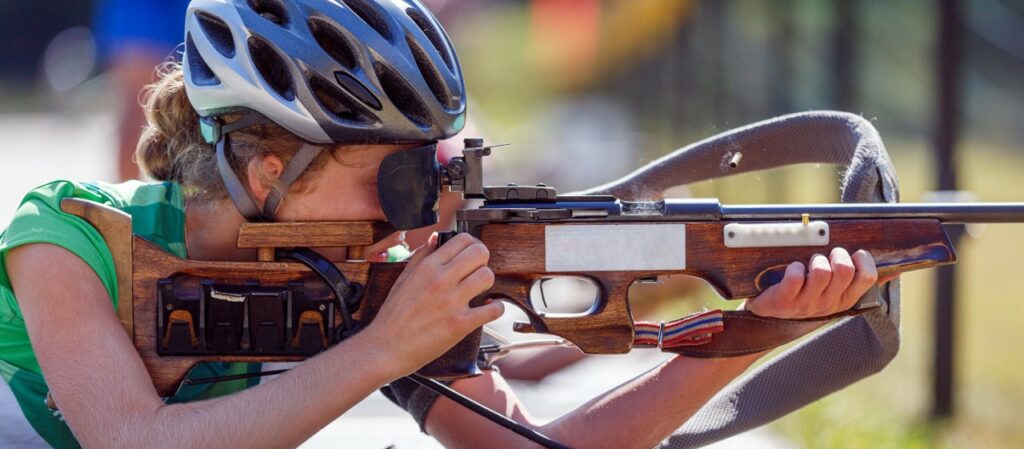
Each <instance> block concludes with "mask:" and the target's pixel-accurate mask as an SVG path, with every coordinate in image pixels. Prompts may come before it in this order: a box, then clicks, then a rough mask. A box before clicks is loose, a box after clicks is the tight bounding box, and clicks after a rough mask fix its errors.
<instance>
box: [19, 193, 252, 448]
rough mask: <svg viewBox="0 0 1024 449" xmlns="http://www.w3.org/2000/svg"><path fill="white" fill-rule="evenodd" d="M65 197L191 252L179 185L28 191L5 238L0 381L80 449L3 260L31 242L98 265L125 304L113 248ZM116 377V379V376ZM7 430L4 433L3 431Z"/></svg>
mask: <svg viewBox="0 0 1024 449" xmlns="http://www.w3.org/2000/svg"><path fill="white" fill-rule="evenodd" d="M64 198H84V199H87V200H89V201H94V202H97V203H101V204H106V205H108V206H112V207H115V208H117V209H120V210H123V211H124V212H126V213H128V214H129V215H131V216H132V231H133V232H134V233H135V234H136V235H138V236H140V237H142V238H145V239H146V240H149V241H151V242H153V243H155V244H156V245H158V246H160V247H161V248H163V249H164V250H165V251H167V252H169V253H171V254H174V255H175V256H177V257H181V258H186V257H187V254H186V252H185V207H184V200H183V198H182V193H181V189H180V187H179V186H178V185H177V184H175V183H169V182H166V183H159V184H146V183H141V182H138V181H130V182H126V183H123V184H104V183H79V182H71V181H54V182H51V183H49V184H45V185H43V186H40V187H38V188H36V189H34V190H32V191H31V192H29V193H28V195H26V196H25V198H24V199H23V200H22V202H21V205H20V206H19V207H18V210H17V212H16V213H15V215H14V219H13V220H12V221H11V223H10V225H9V226H8V227H7V229H6V230H5V231H4V232H3V233H2V234H0V377H3V380H4V381H6V383H7V385H8V386H9V388H10V390H11V392H12V393H13V397H14V399H15V400H16V401H17V406H18V407H19V408H20V410H21V412H22V414H23V415H24V417H25V419H26V420H27V421H28V423H29V424H30V425H31V428H32V429H34V430H35V432H36V433H38V435H39V436H40V437H42V439H43V440H45V441H46V443H48V444H49V445H51V446H54V447H58V448H74V447H79V444H78V442H77V440H76V439H75V437H74V435H73V434H72V433H71V430H70V429H69V428H68V426H67V424H65V423H64V420H63V418H62V417H61V415H60V412H59V411H55V410H51V409H49V408H48V407H47V406H46V394H47V392H48V388H47V387H46V382H45V381H44V380H43V376H42V374H41V372H40V369H39V362H38V361H37V360H36V356H35V353H34V352H33V350H32V345H31V344H30V342H29V338H28V332H27V331H26V329H25V321H24V319H23V317H22V314H21V309H20V308H19V307H18V301H17V299H16V298H15V296H14V292H13V290H12V289H11V282H10V279H9V278H8V276H7V268H6V266H5V265H4V257H3V256H4V255H5V254H6V252H7V251H9V250H10V249H12V248H16V247H18V246H21V245H27V244H31V243H50V244H53V245H57V246H60V247H63V248H65V249H67V250H68V251H70V252H72V253H73V254H75V255H76V256H78V257H80V258H81V259H82V260H83V261H85V263H86V264H88V265H89V266H90V267H92V269H93V270H94V271H95V272H96V275H97V276H98V277H99V279H100V281H101V282H102V283H103V286H104V287H106V289H107V293H108V294H109V295H110V299H111V302H112V305H113V307H114V308H115V309H116V308H117V305H118V299H119V298H118V297H117V279H116V276H115V273H114V261H113V258H112V256H111V254H110V250H109V248H108V247H107V245H106V243H105V242H104V241H103V238H102V237H101V236H100V234H99V232H97V231H96V229H94V228H93V227H92V226H90V225H89V224H88V223H87V222H85V221H84V220H82V219H80V218H78V217H76V216H73V215H69V214H65V213H64V212H62V211H61V209H60V202H61V200H62V199H64ZM54 275H59V273H54ZM69 299H70V298H69ZM258 370H259V365H258V364H252V365H245V364H226V363H208V364H200V365H198V366H197V367H196V368H195V369H193V370H192V372H191V373H190V374H189V376H190V377H210V376H216V375H228V374H240V373H244V372H254V371H258ZM110 374H111V377H112V378H113V377H114V376H113V375H114V373H110ZM258 382H259V381H258V379H255V378H254V379H250V380H248V381H246V380H240V381H232V382H220V383H216V384H208V385H197V386H190V387H187V388H183V389H182V390H181V391H179V392H178V393H177V394H176V395H175V396H174V397H172V398H167V399H166V400H167V402H168V403H171V402H187V401H192V400H199V399H207V398H212V397H216V396H222V395H225V394H229V393H233V392H236V391H240V390H242V389H245V388H247V387H249V386H252V385H255V384H257V383H258ZM2 400H3V399H0V401H2ZM5 406H12V404H0V407H5ZM4 430H5V428H3V427H0V431H4Z"/></svg>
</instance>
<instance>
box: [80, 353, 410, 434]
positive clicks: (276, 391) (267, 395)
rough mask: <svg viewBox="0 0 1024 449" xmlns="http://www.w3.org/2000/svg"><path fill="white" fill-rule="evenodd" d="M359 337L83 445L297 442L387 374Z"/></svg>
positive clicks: (162, 410)
mask: <svg viewBox="0 0 1024 449" xmlns="http://www.w3.org/2000/svg"><path fill="white" fill-rule="evenodd" d="M359 337H360V335H356V336H354V337H352V338H351V339H350V340H349V341H346V342H344V343H342V344H340V345H338V346H337V347H335V348H332V349H331V350H329V351H327V352H325V353H323V354H321V355H319V356H317V357H314V358H312V359H310V360H308V361H306V362H304V363H302V364H301V365H299V366H297V367H295V368H293V369H292V370H290V371H288V372H286V373H284V374H281V375H280V376H278V377H277V378H276V379H274V380H272V381H270V382H268V383H266V384H263V385H259V386H256V387H253V388H250V389H247V390H245V391H242V392H239V393H236V394H232V395H228V396H223V397H220V398H216V399H210V400H205V401H199V402H193V403H185V404H173V405H163V406H160V407H159V408H156V409H154V410H152V412H150V413H144V414H143V415H142V416H137V417H136V419H133V420H131V421H132V422H126V423H125V425H124V426H122V428H121V429H114V432H112V433H111V434H108V435H106V437H103V439H102V440H100V441H92V442H91V443H95V444H86V446H97V447H109V446H130V447H246V448H262V447H267V448H280V447H295V446H298V445H299V444H301V443H302V442H303V441H305V440H307V439H309V437H310V436H312V435H313V434H314V433H316V432H317V431H318V430H320V429H321V428H323V427H324V426H326V425H327V424H328V423H330V422H331V421H332V420H334V419H335V418H337V417H338V416H339V415H341V414H342V413H344V412H345V411H346V410H348V409H349V408H351V407H352V406H353V405H355V404H356V403H357V402H359V401H360V400H362V399H363V398H365V397H366V396H367V395H369V394H370V393H372V392H373V391H374V390H375V389H377V388H380V386H381V385H383V384H384V383H385V382H387V381H389V380H390V379H389V378H388V376H389V374H388V373H386V371H385V370H382V369H379V367H382V366H383V365H382V364H383V363H386V361H385V360H381V359H380V358H379V356H377V355H375V353H374V351H373V350H372V348H371V347H370V346H369V345H367V344H365V343H364V342H363V341H361V339H360V338H359ZM118 441H120V442H121V443H118ZM83 442H84V441H83ZM84 443H85V442H84Z"/></svg>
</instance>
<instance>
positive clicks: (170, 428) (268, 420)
mask: <svg viewBox="0 0 1024 449" xmlns="http://www.w3.org/2000/svg"><path fill="white" fill-rule="evenodd" d="M342 3H344V5H345V6H342ZM342 3H338V2H328V1H314V0H293V1H285V0H253V1H228V0H194V1H193V2H192V3H191V4H190V6H189V11H188V13H187V15H186V20H187V23H188V25H187V27H186V30H187V34H186V45H185V52H184V56H183V62H182V64H181V65H179V64H170V65H167V66H165V71H164V74H163V76H162V78H161V79H160V81H159V82H158V83H157V84H155V85H153V86H152V88H151V89H150V91H149V92H148V94H147V96H146V102H145V103H146V104H145V110H146V117H147V126H146V128H145V132H144V133H143V136H142V139H141V141H140V142H139V145H138V153H137V159H138V162H139V164H140V165H141V167H142V168H143V171H144V172H146V173H147V174H148V175H149V176H150V177H151V178H153V179H155V180H157V181H158V182H156V183H148V184H147V183H140V182H127V183H123V184H114V185H112V184H102V183H79V182H72V181H55V182H52V183H50V184H46V185H44V186H42V187H39V188H37V189H35V190H33V191H32V192H30V193H29V195H28V196H27V197H26V198H25V200H24V202H23V203H22V206H21V207H20V208H19V210H18V212H17V214H16V216H15V218H14V219H13V221H12V222H11V223H10V225H9V226H8V227H7V229H6V231H5V232H4V234H3V236H2V238H0V253H2V255H3V257H4V259H3V260H4V265H3V266H2V269H0V295H2V296H3V298H4V300H3V301H0V316H3V317H6V319H5V320H3V321H0V370H2V371H3V372H4V373H5V376H4V379H5V381H6V382H5V386H7V387H8V388H9V390H10V393H11V394H9V395H7V396H6V399H3V401H2V402H0V409H3V410H6V411H7V413H6V414H5V416H12V415H13V414H12V413H10V411H11V410H18V409H20V411H21V415H22V416H23V417H24V423H25V425H24V426H22V427H20V429H21V430H22V431H24V432H31V433H32V434H31V435H27V436H26V435H0V438H4V440H0V441H8V442H14V441H22V442H31V443H41V442H43V441H45V443H48V444H50V445H53V446H56V447H76V446H78V445H83V446H94V447H110V446H121V447H161V446H168V445H175V446H183V447H225V446H243V447H284V446H295V445H298V444H299V443H301V442H303V441H305V440H306V439H308V438H309V437H310V436H311V435H312V434H313V433H315V432H316V431H317V430H319V429H320V428H322V427H323V426H325V425H326V424H328V423H329V422H331V421H332V420H334V419H335V418H336V417H337V416H339V415H340V414H342V413H345V412H346V411H347V410H348V409H349V408H350V407H352V406H353V405H354V404H355V403H356V402H358V401H359V400H361V399H363V398H364V397H366V396H367V395H368V394H370V393H371V392H373V391H374V390H376V389H378V388H382V389H383V390H384V392H385V394H386V395H387V396H388V397H389V398H391V399H392V400H394V401H395V402H396V403H398V404H399V405H401V406H402V407H404V408H405V409H406V410H408V411H409V412H410V414H412V415H413V417H414V418H415V419H416V420H417V422H418V423H419V424H420V425H421V428H422V429H424V430H425V431H426V432H428V433H429V434H431V435H433V436H434V437H435V438H437V439H438V440H439V441H441V442H442V443H443V444H445V445H447V446H452V447H521V446H526V445H527V443H528V442H527V441H526V440H524V439H522V438H521V437H520V436H518V435H515V434H513V433H511V432H510V431H507V430H505V429H502V428H499V427H497V425H496V424H493V423H491V422H490V421H486V420H484V419H483V418H481V417H479V416H476V415H473V414H471V413H470V412H469V411H467V410H466V409H463V408H461V407H459V406H458V405H456V404H454V403H452V402H450V401H447V400H438V398H437V397H436V396H435V395H434V394H433V393H430V392H428V391H425V390H422V389H421V387H419V386H418V385H416V384H413V383H412V382H411V381H408V380H404V379H401V378H402V377H403V376H405V375H407V374H409V373H412V372H414V371H416V370H417V369H419V368H420V367H421V366H423V365H424V364H426V363H427V362H429V361H430V360H432V359H434V358H436V357H437V356H439V355H440V354H441V353H443V352H444V351H445V350H446V349H448V348H449V347H451V346H453V345H454V344H455V343H456V342H458V341H459V340H460V339H461V338H462V337H463V336H465V335H466V334H467V333H468V332H470V331H471V330H473V329H475V328H477V327H480V326H481V325H483V324H484V323H485V322H488V321H490V320H493V319H495V318H497V317H498V315H500V314H501V311H502V306H501V305H500V303H498V302H490V303H487V304H485V305H482V306H479V307H474V308H470V307H469V306H468V302H469V300H470V299H472V298H473V297H475V296H477V295H478V294H479V293H481V292H483V291H486V290H487V289H489V288H490V287H491V285H492V283H493V273H491V272H490V270H489V269H488V268H487V262H488V258H489V254H488V252H487V249H486V248H485V247H484V246H483V244H482V243H481V242H479V241H478V240H476V239H475V238H473V237H471V236H469V235H467V234H460V235H459V236H457V237H455V238H454V239H452V240H451V241H450V242H448V243H446V244H445V245H443V246H440V247H439V246H438V245H437V239H436V237H434V236H432V237H430V238H429V239H428V241H427V243H426V244H425V245H423V246H422V247H420V248H418V249H417V250H416V251H415V252H414V253H413V254H412V255H411V257H409V262H408V264H407V266H406V268H405V271H404V272H403V273H402V275H401V276H400V278H399V279H398V281H397V282H396V284H395V286H394V288H393V289H392V290H391V292H390V293H389V296H388V299H387V301H386V302H385V304H384V306H383V307H382V309H381V310H380V312H379V313H378V314H377V316H376V317H375V319H374V320H373V321H372V322H371V323H370V324H369V325H367V326H366V328H365V329H363V330H362V331H361V332H359V333H357V334H355V335H354V336H352V337H350V338H348V339H347V340H345V341H344V342H342V343H339V344H338V345H336V346H334V347H332V348H330V349H328V350H326V351H324V352H323V353H322V354H320V355H318V356H316V357H312V358H310V359H308V360H307V361H305V362H304V363H302V364H300V365H299V366H298V367H296V368H294V369H292V370H291V371H289V372H287V373H284V374H282V375H280V376H278V377H276V378H274V379H272V380H269V381H267V382H265V383H260V384H259V385H251V384H250V383H249V382H247V381H235V382H229V383H221V384H214V386H202V387H200V388H198V389H196V390H188V389H184V390H182V391H181V392H179V395H178V396H175V397H174V398H169V399H167V400H164V399H162V398H160V397H158V395H157V394H156V392H155V390H154V388H153V386H152V382H151V380H150V378H149V376H148V373H147V372H146V369H145V367H144V365H143V363H142V360H141V358H140V357H139V355H138V353H137V352H136V351H135V348H134V347H133V345H132V342H131V341H130V340H129V339H128V338H126V337H127V335H126V334H125V332H124V330H123V328H122V326H121V324H120V322H119V321H118V319H117V316H116V314H115V313H114V311H115V309H116V307H117V304H118V298H117V296H116V291H117V290H116V279H115V276H114V271H113V261H112V256H111V252H110V248H108V247H107V245H106V243H105V242H104V241H103V239H102V238H101V237H100V236H99V234H98V232H97V231H96V230H95V229H94V228H92V227H91V226H89V225H87V224H86V223H85V222H83V221H82V220H80V219H78V218H77V217H74V216H70V215H68V214H64V213H63V212H61V209H60V202H61V200H62V199H63V198H70V197H75V198H84V199H87V200H90V201H95V202H99V203H103V204H106V205H108V206H112V207H117V208H120V209H123V210H124V211H125V212H127V213H130V214H131V215H132V218H133V228H134V230H135V232H136V233H137V234H138V235H140V236H142V237H144V238H146V239H148V240H150V241H153V242H155V243H156V244H158V245H160V246H161V247H162V248H163V249H164V250H165V251H167V252H170V253H172V254H174V255H176V256H178V257H183V258H191V259H197V260H253V259H254V258H255V254H254V253H253V252H251V251H247V250H240V249H238V248H237V247H236V245H235V238H236V235H237V230H238V227H239V226H240V225H241V224H243V223H245V222H247V221H252V220H257V219H259V220H268V219H269V220H277V221H309V220H352V221H380V220H383V219H385V218H387V217H385V214H384V212H383V211H382V209H381V206H380V200H381V198H380V195H381V194H382V193H381V192H383V190H382V191H381V192H378V189H377V188H376V186H378V185H379V181H381V180H380V179H378V168H379V166H380V165H381V163H382V161H384V160H385V158H387V157H390V156H392V155H396V154H402V155H405V156H408V157H430V158H433V157H435V154H434V150H435V148H434V146H435V145H436V143H437V141H439V140H441V139H444V138H449V137H451V136H453V135H455V134H456V133H457V132H458V131H460V130H461V129H462V128H463V127H464V125H465V112H466V111H465V104H466V99H465V88H464V83H463V81H462V74H461V69H460V67H459V65H458V59H457V57H456V55H455V52H454V49H453V48H452V47H451V44H450V42H449V41H448V39H447V36H446V35H445V34H444V32H443V31H442V30H441V28H440V26H439V25H438V23H437V21H436V20H435V19H434V18H433V17H432V15H431V13H430V12H429V11H428V10H426V9H425V8H424V7H423V6H422V5H420V4H419V3H418V2H417V1H415V0H406V1H399V0H388V1H380V2H370V1H368V0H345V1H343V2H342ZM313 11H315V14H311V15H307V14H310V13H311V12H313ZM295 24H298V25H297V26H302V27H307V26H308V27H309V29H310V30H311V31H312V33H311V34H312V36H308V37H305V38H300V39H295V36H296V35H294V34H290V33H281V32H280V30H281V27H288V26H294V25H295ZM250 34H251V36H250V37H249V38H248V39H246V38H242V36H248V35H250ZM396 35H400V36H406V38H405V39H398V40H392V39H389V38H388V36H396ZM303 36H306V35H304V34H303ZM284 44H287V45H284ZM242 45H245V46H247V47H248V48H246V49H244V50H243V49H241V48H238V47H240V46H242ZM371 61H373V62H371ZM300 67H302V68H304V69H305V70H299V68H300ZM236 69H240V70H236ZM300 104H301V107H297V105H300ZM384 181H386V182H399V183H413V182H416V180H413V179H400V180H395V179H390V180H388V179H385V180H384ZM390 200H394V198H390ZM406 200H407V201H412V200H411V199H406ZM411 206H416V207H422V206H425V207H431V206H432V204H425V205H418V204H412V205H411ZM401 240H402V238H401V236H400V234H396V235H392V236H390V237H388V238H386V239H384V240H383V241H381V242H378V243H376V244H374V245H372V246H371V247H369V248H367V250H366V254H367V255H368V256H367V258H368V259H370V260H372V261H378V262H381V261H384V260H387V259H388V258H389V257H390V256H389V251H388V248H390V247H393V246H395V245H397V244H399V243H400V242H401ZM325 255H326V256H328V257H330V258H331V259H333V260H345V258H346V254H344V253H343V252H337V251H331V252H328V251H325ZM805 262H806V265H805V264H804V263H800V262H794V263H793V264H791V265H790V266H789V267H788V269H787V270H786V274H785V276H784V278H783V280H782V281H781V282H780V283H779V284H777V285H776V286H773V287H771V288H769V289H767V290H766V291H765V292H764V293H762V294H761V295H760V296H758V297H757V298H754V299H752V300H750V301H748V302H746V303H745V307H746V308H747V309H748V310H750V311H751V312H753V313H756V314H759V315H763V316H773V317H781V318H804V317H810V316H819V315H828V314H832V313H836V312H839V311H842V310H845V309H848V308H849V307H851V306H852V305H853V304H854V303H855V302H856V300H857V298H858V297H860V296H861V294H863V293H864V292H865V291H866V290H867V289H868V288H869V287H870V286H871V285H873V284H874V283H875V282H876V281H877V274H876V271H875V266H874V263H873V261H872V259H871V257H870V255H869V254H867V253H866V252H863V251H857V252H855V253H853V254H852V255H851V254H849V253H847V252H846V251H845V250H842V249H837V250H836V251H834V252H833V253H831V254H830V255H828V256H826V255H817V256H815V257H814V258H812V259H811V260H810V261H805ZM806 267H810V269H809V270H808V269H807V268H806ZM808 273H809V274H808ZM57 274H59V275H57ZM68 292H74V294H73V295H70V296H69V295H68ZM112 304H113V305H114V307H111V305H112ZM763 355H764V354H763V353H762V354H755V355H750V356H744V357H737V358H731V359H694V358H688V357H682V356H673V357H671V358H670V359H669V360H668V361H666V362H665V363H663V364H661V365H659V366H658V367H656V368H655V369H653V370H650V371H648V372H647V373H644V374H643V375H641V376H639V377H637V378H636V379H634V380H632V381H630V382H627V383H626V384H623V385H621V386H619V387H616V388H614V389H613V390H611V391H608V392H606V393H604V394H602V395H601V396H600V397H598V398H595V399H594V400H592V401H590V402H588V403H587V404H584V405H582V406H581V407H579V408H577V409H576V410H573V411H571V412H569V413H567V414H566V415H564V416H562V417H560V418H558V419H556V420H554V421H551V422H548V423H542V422H539V421H537V420H536V419H534V418H533V417H531V415H530V414H529V413H528V412H527V411H526V410H525V409H524V407H523V406H522V404H521V403H520V402H519V401H518V400H517V398H516V396H515V395H514V393H513V392H512V391H511V389H510V388H509V386H508V384H507V383H505V381H504V379H503V378H502V376H501V374H500V373H498V372H496V371H493V370H487V371H486V373H485V374H484V375H483V376H480V377H477V378H473V379H464V380H458V381H455V382H453V384H452V386H453V387H454V388H455V389H457V390H459V391H461V392H463V393H465V394H467V395H469V396H470V397H472V398H473V399H475V400H477V401H479V402H481V403H483V404H484V405H487V406H489V407H491V408H493V409H496V410H499V411H501V412H503V413H505V414H507V415H508V416H511V417H512V418H514V419H516V420H518V421H520V422H523V423H526V424H528V425H530V426H533V427H535V428H537V429H539V430H541V431H542V432H543V433H545V434H547V435H549V436H551V437H553V438H555V439H556V440H559V441H561V442H563V443H566V444H568V445H570V446H574V447H650V446H653V445H654V444H656V443H657V442H658V441H661V440H662V439H663V438H665V437H666V436H668V435H669V434H670V433H671V432H672V431H673V430H674V429H676V428H678V427H679V426H680V425H681V424H682V423H683V422H685V421H686V419H688V418H689V417H690V416H691V415H692V414H693V413H695V412H696V411H697V410H698V409H699V408H700V407H701V406H702V405H703V404H704V403H705V402H706V401H707V400H708V399H710V398H711V397H712V396H713V395H714V394H715V393H716V392H717V391H718V390H720V389H721V388H722V387H723V386H725V385H726V384H727V383H728V382H729V381H731V380H732V379H733V378H735V377H736V376H737V375H739V374H740V373H742V372H743V371H744V370H745V369H747V368H748V367H749V366H750V365H751V364H752V363H754V362H755V361H756V360H757V359H758V358H759V357H761V356H763ZM201 369H202V370H204V371H205V372H203V373H200V374H199V376H200V377H204V376H209V375H211V374H218V375H223V374H234V373H239V372H247V370H248V369H249V368H248V367H245V366H237V364H207V365H206V366H204V367H203V368H201ZM44 375H45V378H44ZM396 379H399V380H396ZM48 393H51V394H52V398H53V399H54V401H55V402H56V405H57V406H58V407H59V412H58V411H53V410H50V409H48V408H47V407H46V405H45V404H46V396H47V394H48ZM240 417H244V419H239V418H240ZM12 429H15V427H9V428H2V430H3V431H5V432H8V431H14V430H12ZM264 429H265V430H264ZM623 430H626V431H623Z"/></svg>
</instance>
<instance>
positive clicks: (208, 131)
mask: <svg viewBox="0 0 1024 449" xmlns="http://www.w3.org/2000/svg"><path fill="white" fill-rule="evenodd" d="M264 123H272V122H271V121H269V120H267V119H266V118H264V117H263V116H262V115H260V114H255V113H249V114H245V115H243V116H242V118H240V119H238V120H235V121H233V122H231V123H228V124H223V123H222V122H221V121H220V120H218V119H216V118H213V117H203V118H201V119H200V128H201V130H202V133H203V137H204V139H206V141H207V142H209V143H212V144H214V145H215V147H216V152H217V170H218V171H219V172H220V177H221V180H223V182H224V187H225V188H226V189H227V191H228V196H229V197H230V198H231V202H233V203H234V204H235V208H237V209H238V212H239V213H241V214H242V216H243V217H245V219H246V220H248V221H254V222H261V221H274V219H275V218H276V215H277V209H278V207H280V205H281V200H282V199H283V198H284V193H283V190H277V189H271V191H270V194H269V195H267V200H266V201H265V202H264V203H263V210H262V211H261V210H260V208H259V206H257V204H256V201H255V200H254V199H253V198H252V194H250V193H249V190H248V189H246V188H245V185H243V184H242V181H241V180H240V179H238V174H236V173H235V171H234V170H233V169H232V168H231V164H230V163H228V159H227V154H226V151H227V150H226V149H227V147H228V145H229V141H228V135H229V134H230V133H232V132H234V131H238V130H240V129H244V128H247V127H249V126H253V125H259V124H264ZM321 151H323V148H322V147H320V146H317V145H312V144H309V143H306V144H303V145H302V147H300V148H299V150H298V151H297V152H296V153H295V156H293V157H292V159H291V160H290V161H288V165H286V166H285V168H284V172H282V173H281V176H280V177H279V180H280V181H281V184H282V185H283V186H284V189H287V188H288V187H290V186H291V185H292V184H293V183H294V182H295V180H297V179H298V178H299V176H301V175H302V173H303V172H304V171H306V168H308V167H309V164H311V163H312V162H313V160H314V159H316V157H317V156H318V155H319V154H320V152H321Z"/></svg>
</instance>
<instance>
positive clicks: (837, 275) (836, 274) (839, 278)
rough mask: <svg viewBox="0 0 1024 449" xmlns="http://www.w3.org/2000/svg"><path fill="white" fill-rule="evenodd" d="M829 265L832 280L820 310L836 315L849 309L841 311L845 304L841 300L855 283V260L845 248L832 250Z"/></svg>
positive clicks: (824, 294) (823, 296)
mask: <svg viewBox="0 0 1024 449" xmlns="http://www.w3.org/2000/svg"><path fill="white" fill-rule="evenodd" d="M829 264H830V265H831V268H832V280H831V281H830V282H829V283H828V287H825V291H824V292H823V293H822V301H823V302H824V304H822V306H823V307H822V308H821V309H820V310H821V311H824V312H826V313H834V312H839V311H840V310H846V309H847V308H849V307H844V308H841V309H840V307H842V305H843V304H844V302H843V301H841V300H842V299H843V292H845V291H846V289H847V287H849V286H850V283H851V282H853V277H854V273H855V272H856V268H855V267H854V265H853V260H852V259H851V258H850V253H849V252H847V251H846V250H845V249H843V248H835V249H833V250H832V253H831V254H830V255H829ZM851 306H852V304H851Z"/></svg>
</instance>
